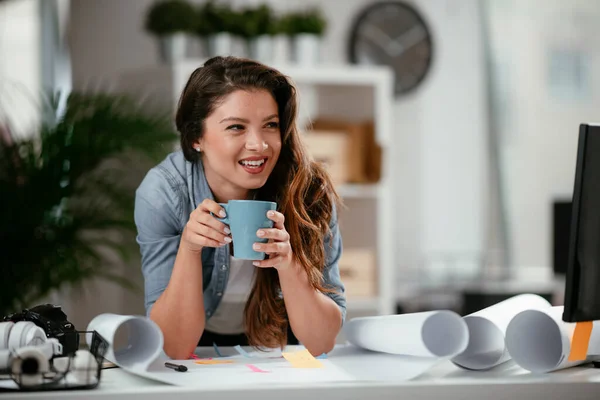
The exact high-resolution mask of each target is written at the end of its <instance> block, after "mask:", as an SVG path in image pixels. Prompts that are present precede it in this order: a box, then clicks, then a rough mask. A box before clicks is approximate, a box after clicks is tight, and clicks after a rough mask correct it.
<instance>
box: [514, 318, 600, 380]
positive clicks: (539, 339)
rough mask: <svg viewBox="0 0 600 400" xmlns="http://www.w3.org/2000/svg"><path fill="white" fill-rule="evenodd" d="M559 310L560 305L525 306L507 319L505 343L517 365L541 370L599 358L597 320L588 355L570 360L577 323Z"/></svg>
mask: <svg viewBox="0 0 600 400" xmlns="http://www.w3.org/2000/svg"><path fill="white" fill-rule="evenodd" d="M562 314H563V306H559V307H552V308H549V309H545V310H527V311H523V312H521V313H519V314H518V315H516V316H515V317H514V318H513V319H512V321H510V324H509V325H508V328H507V330H506V346H507V348H508V352H509V353H510V354H511V356H512V358H513V360H514V361H515V362H516V363H517V364H518V365H519V366H520V367H522V368H524V369H526V370H529V371H531V372H537V373H544V372H550V371H556V370H559V369H564V368H569V367H574V366H576V365H580V364H584V363H586V362H590V361H597V360H599V359H600V321H594V322H593V327H592V333H591V337H590V340H589V345H588V349H587V358H586V359H585V360H579V361H569V354H570V352H571V340H572V338H573V332H574V331H575V326H576V323H569V322H564V321H563V320H562Z"/></svg>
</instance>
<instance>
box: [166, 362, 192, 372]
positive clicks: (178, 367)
mask: <svg viewBox="0 0 600 400" xmlns="http://www.w3.org/2000/svg"><path fill="white" fill-rule="evenodd" d="M165 367H167V368H171V369H174V370H175V371H179V372H185V371H187V367H186V366H185V365H180V364H173V363H170V362H166V363H165Z"/></svg>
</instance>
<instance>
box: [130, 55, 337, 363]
mask: <svg viewBox="0 0 600 400" xmlns="http://www.w3.org/2000/svg"><path fill="white" fill-rule="evenodd" d="M296 103H297V100H296V92H295V89H294V87H293V86H292V85H291V84H290V82H289V81H288V80H287V79H286V77H285V76H283V75H282V74H281V73H280V72H278V71H276V70H274V69H272V68H268V67H267V66H264V65H262V64H259V63H257V62H254V61H250V60H246V59H239V58H234V57H215V58H212V59H210V60H208V61H207V62H206V63H205V65H204V66H202V67H200V68H198V69H196V70H195V71H194V72H193V73H192V75H191V76H190V79H189V81H188V82H187V85H186V86H185V88H184V90H183V93H182V94H181V98H180V100H179V106H178V110H177V116H176V124H177V129H178V131H179V132H180V134H181V151H178V152H175V153H173V154H170V155H169V156H168V157H167V158H166V159H165V160H164V161H163V162H162V163H161V164H159V165H158V166H156V167H154V168H153V169H151V170H150V171H149V173H148V174H147V176H146V177H145V179H144V181H143V182H142V184H141V185H140V187H139V188H138V190H137V192H136V205H135V221H136V225H137V229H138V237H137V240H138V243H139V245H140V248H141V253H142V271H143V274H144V280H145V298H146V312H147V315H148V316H149V317H150V318H151V319H152V320H153V321H154V322H156V323H157V324H158V326H159V327H160V328H161V330H162V332H163V335H164V340H165V342H164V350H165V352H166V353H167V354H168V355H169V356H170V357H171V358H174V359H184V358H188V356H189V355H190V353H191V352H192V351H193V350H194V348H195V347H196V346H197V345H212V344H213V342H214V343H216V344H217V345H236V344H240V345H244V344H250V345H253V346H257V347H268V348H274V347H280V346H283V345H285V344H286V343H287V342H288V332H289V330H290V329H288V328H291V332H289V333H293V335H294V336H296V337H297V338H298V340H299V341H300V342H302V344H303V345H304V346H305V347H306V348H307V349H308V350H309V351H310V352H311V353H312V354H313V355H319V354H322V353H326V352H328V351H330V350H331V349H332V348H333V346H334V343H335V338H336V335H337V334H338V332H339V330H340V328H341V326H342V323H343V320H344V318H345V313H346V301H345V297H344V286H343V284H342V282H341V280H340V275H339V269H338V260H339V258H340V255H341V251H342V240H341V236H340V233H339V229H338V224H337V217H336V212H335V210H336V204H337V202H338V200H339V199H338V196H337V194H336V193H335V190H334V188H333V186H332V184H331V181H330V179H329V177H328V175H327V174H326V172H325V171H324V170H323V169H322V167H320V166H319V165H317V164H315V163H314V162H313V161H311V160H310V158H309V157H308V155H307V153H306V150H305V148H304V146H303V145H302V142H301V139H300V135H299V133H298V131H297V128H296V108H297V104H296ZM234 199H258V200H268V201H274V202H276V203H277V207H278V211H274V212H269V213H268V215H267V217H268V218H269V219H271V220H272V221H273V222H274V227H273V229H263V230H259V231H258V232H257V233H256V234H257V236H258V237H261V238H267V239H269V240H268V243H266V244H262V245H259V244H255V246H256V247H255V249H256V250H258V251H264V252H265V253H266V254H267V255H268V257H267V258H266V259H265V260H263V261H259V262H254V263H253V262H252V261H245V260H238V259H235V258H233V257H231V256H230V246H229V244H230V243H231V237H230V231H229V229H228V227H227V226H226V225H224V224H223V223H221V222H219V221H218V220H217V219H216V218H215V217H214V216H213V215H218V216H224V215H225V213H224V210H223V209H222V207H221V206H219V205H218V204H217V203H226V202H228V201H229V200H234Z"/></svg>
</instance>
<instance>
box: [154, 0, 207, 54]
mask: <svg viewBox="0 0 600 400" xmlns="http://www.w3.org/2000/svg"><path fill="white" fill-rule="evenodd" d="M194 11H195V10H194V8H193V7H192V5H191V4H190V3H188V2H187V1H185V0H160V1H157V2H155V3H153V4H152V6H150V8H149V9H148V12H147V14H146V20H145V25H144V27H145V29H146V31H148V32H150V33H151V34H153V35H154V36H156V37H157V38H158V45H159V54H160V59H161V60H162V61H164V62H168V63H172V62H175V61H179V60H182V59H184V58H185V54H186V47H187V37H188V35H189V34H190V33H191V32H193V30H194V28H195V27H196V17H195V13H194Z"/></svg>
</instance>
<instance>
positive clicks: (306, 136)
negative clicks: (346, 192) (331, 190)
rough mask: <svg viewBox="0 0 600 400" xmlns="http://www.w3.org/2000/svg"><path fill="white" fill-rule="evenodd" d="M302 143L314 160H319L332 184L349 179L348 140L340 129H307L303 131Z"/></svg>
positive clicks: (341, 182)
mask: <svg viewBox="0 0 600 400" xmlns="http://www.w3.org/2000/svg"><path fill="white" fill-rule="evenodd" d="M303 140H304V144H305V145H306V148H307V150H308V152H309V153H310V155H311V156H312V157H313V158H314V160H315V161H317V162H321V163H323V164H324V165H325V168H326V169H327V171H328V172H329V175H330V176H331V180H332V181H333V184H334V185H339V184H343V183H347V182H349V180H350V167H349V165H350V164H351V163H352V162H351V160H350V151H349V149H350V142H349V140H348V135H346V133H344V132H340V131H315V130H312V131H308V132H305V133H303Z"/></svg>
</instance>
